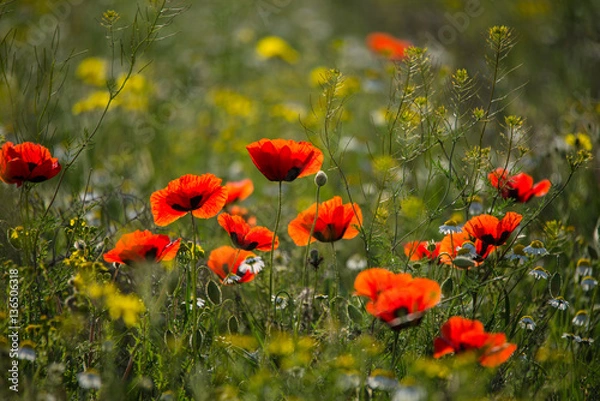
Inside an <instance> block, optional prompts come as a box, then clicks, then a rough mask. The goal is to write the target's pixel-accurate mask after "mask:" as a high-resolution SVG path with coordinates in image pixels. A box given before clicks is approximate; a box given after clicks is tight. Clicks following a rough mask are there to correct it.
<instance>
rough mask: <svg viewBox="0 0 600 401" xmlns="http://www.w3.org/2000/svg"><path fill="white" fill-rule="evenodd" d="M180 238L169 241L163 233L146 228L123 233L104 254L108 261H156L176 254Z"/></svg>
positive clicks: (165, 259) (166, 259) (129, 263)
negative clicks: (155, 232)
mask: <svg viewBox="0 0 600 401" xmlns="http://www.w3.org/2000/svg"><path fill="white" fill-rule="evenodd" d="M180 241H181V239H180V238H179V239H177V240H175V241H171V240H170V239H169V237H168V236H166V235H163V234H152V233H151V232H150V231H148V230H144V231H140V230H137V231H134V232H132V233H129V234H123V235H122V236H121V238H120V239H119V240H118V241H117V243H116V244H115V247H114V248H113V249H111V250H110V251H108V252H106V253H105V254H104V260H105V261H106V262H108V263H121V264H125V265H134V264H136V263H143V262H148V263H158V262H160V261H163V260H164V261H169V260H172V259H174V258H175V256H177V251H179V243H180Z"/></svg>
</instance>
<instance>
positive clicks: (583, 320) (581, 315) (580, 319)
mask: <svg viewBox="0 0 600 401" xmlns="http://www.w3.org/2000/svg"><path fill="white" fill-rule="evenodd" d="M571 322H572V323H573V324H574V325H575V326H585V325H586V324H587V322H588V313H587V312H586V311H584V310H580V311H578V312H577V313H576V314H575V317H574V318H573V320H572V321H571Z"/></svg>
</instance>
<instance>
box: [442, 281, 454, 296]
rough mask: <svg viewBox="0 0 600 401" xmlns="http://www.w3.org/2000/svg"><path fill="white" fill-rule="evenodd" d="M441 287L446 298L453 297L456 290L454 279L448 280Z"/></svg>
mask: <svg viewBox="0 0 600 401" xmlns="http://www.w3.org/2000/svg"><path fill="white" fill-rule="evenodd" d="M441 287H442V293H443V294H444V295H445V296H446V297H449V296H451V295H452V291H453V290H454V280H452V277H448V278H447V279H446V280H444V282H443V283H442V285H441Z"/></svg>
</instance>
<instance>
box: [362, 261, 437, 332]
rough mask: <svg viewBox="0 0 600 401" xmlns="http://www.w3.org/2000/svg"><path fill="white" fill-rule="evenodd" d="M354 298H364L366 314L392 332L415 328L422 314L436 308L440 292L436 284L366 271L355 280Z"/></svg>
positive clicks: (384, 272) (410, 277)
mask: <svg viewBox="0 0 600 401" xmlns="http://www.w3.org/2000/svg"><path fill="white" fill-rule="evenodd" d="M354 289H355V290H356V294H357V295H362V296H367V297H369V298H370V301H369V302H367V305H366V309H367V312H369V313H370V314H372V315H373V316H375V317H377V318H379V319H381V320H383V321H385V322H386V323H387V324H388V325H389V326H390V327H391V328H392V329H393V330H401V329H403V328H406V327H410V326H415V325H417V324H419V323H420V322H421V319H422V317H423V314H424V313H425V311H426V310H428V309H430V308H432V307H434V306H435V305H437V304H438V303H439V301H440V299H441V289H440V286H439V284H438V283H437V282H435V281H433V280H429V279H426V278H415V279H413V277H412V276H411V275H410V274H408V273H399V274H394V273H392V272H390V271H388V270H385V269H381V268H373V269H367V270H364V271H362V272H360V273H359V274H358V276H356V280H355V281H354Z"/></svg>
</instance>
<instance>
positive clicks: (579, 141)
mask: <svg viewBox="0 0 600 401" xmlns="http://www.w3.org/2000/svg"><path fill="white" fill-rule="evenodd" d="M565 142H566V143H567V145H569V146H571V147H573V148H575V149H578V150H587V151H591V150H592V140H591V139H590V137H589V136H588V135H586V134H583V133H581V132H578V133H576V134H567V136H565Z"/></svg>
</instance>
